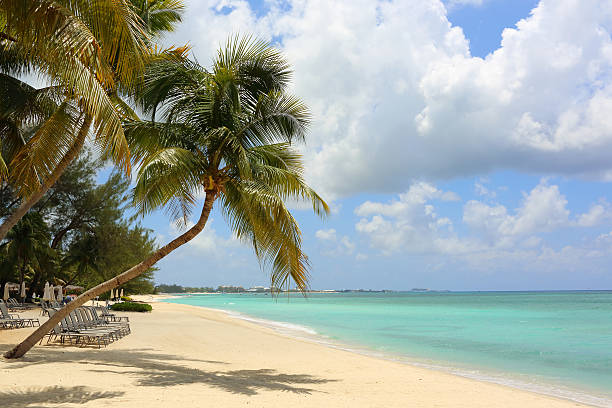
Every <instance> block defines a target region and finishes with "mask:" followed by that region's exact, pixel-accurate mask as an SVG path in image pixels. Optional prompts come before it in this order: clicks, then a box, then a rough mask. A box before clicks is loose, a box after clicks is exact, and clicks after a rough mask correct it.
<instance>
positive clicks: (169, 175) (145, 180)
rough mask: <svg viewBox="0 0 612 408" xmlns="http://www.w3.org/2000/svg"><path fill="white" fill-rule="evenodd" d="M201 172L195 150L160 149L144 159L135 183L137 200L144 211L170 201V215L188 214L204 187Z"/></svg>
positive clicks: (143, 212) (139, 207)
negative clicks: (193, 151)
mask: <svg viewBox="0 0 612 408" xmlns="http://www.w3.org/2000/svg"><path fill="white" fill-rule="evenodd" d="M202 174H203V169H202V167H201V162H200V161H199V160H198V158H197V157H196V156H195V155H194V154H193V153H192V152H190V151H188V150H185V149H180V148H165V149H161V150H159V151H157V152H156V153H155V154H153V155H151V156H150V157H149V158H147V159H146V160H145V161H144V162H143V164H142V166H141V168H140V170H139V172H138V178H137V181H136V186H135V187H134V192H133V197H134V203H135V204H136V206H137V208H138V211H139V212H140V213H142V214H147V213H150V212H151V211H153V210H155V209H157V208H160V207H164V206H166V205H167V204H169V203H170V204H171V206H170V208H171V209H170V213H171V215H180V216H182V217H187V216H188V215H189V211H190V210H191V207H192V206H193V204H194V203H195V201H196V197H197V195H198V193H200V192H201V191H202V183H201V177H202ZM177 203H178V204H177ZM177 209H179V211H178V213H179V214H177V211H176V210H177Z"/></svg>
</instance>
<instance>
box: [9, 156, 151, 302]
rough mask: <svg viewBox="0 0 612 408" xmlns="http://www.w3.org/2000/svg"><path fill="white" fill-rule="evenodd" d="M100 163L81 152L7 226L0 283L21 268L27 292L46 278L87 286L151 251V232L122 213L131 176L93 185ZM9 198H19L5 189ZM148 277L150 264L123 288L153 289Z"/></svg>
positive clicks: (115, 176) (112, 177)
mask: <svg viewBox="0 0 612 408" xmlns="http://www.w3.org/2000/svg"><path fill="white" fill-rule="evenodd" d="M100 168H101V164H100V163H98V162H94V161H93V160H92V159H91V157H90V155H89V154H87V153H85V154H83V155H82V156H81V157H80V158H79V159H78V160H75V162H73V163H72V164H71V165H70V166H69V167H68V169H67V170H66V171H65V172H64V174H63V175H62V177H61V178H60V180H59V181H58V182H57V183H56V184H55V185H54V186H53V187H52V188H51V189H50V190H49V191H48V192H47V194H46V195H45V196H44V197H43V198H42V199H41V200H40V201H39V202H38V203H37V205H36V207H35V208H34V210H33V211H31V212H30V213H28V214H27V215H26V216H25V217H24V218H23V219H22V220H21V221H20V222H19V223H18V224H17V225H16V226H15V228H13V229H12V230H11V231H10V233H9V235H8V236H7V241H6V242H5V243H4V244H3V245H2V246H1V247H0V283H2V282H5V281H14V282H20V277H21V274H22V273H23V275H24V278H25V280H26V282H27V283H28V286H29V287H30V293H32V292H34V291H36V292H37V293H42V286H43V285H44V283H45V282H46V281H50V282H53V283H54V284H72V285H79V286H83V287H85V288H86V289H88V288H90V287H92V286H95V285H97V284H99V283H101V282H103V281H105V280H107V279H109V278H111V277H113V276H115V275H117V274H119V273H121V272H123V271H124V270H125V269H127V268H128V267H130V266H132V265H133V264H135V263H138V262H140V261H141V260H142V259H143V258H144V257H146V256H147V255H148V254H149V253H151V252H152V251H153V250H155V248H156V246H155V243H154V241H153V239H152V238H151V237H150V231H149V230H147V229H144V228H142V227H141V226H139V225H133V223H132V221H131V220H130V219H129V218H127V217H126V208H125V202H126V196H127V194H128V187H129V181H128V180H127V179H125V178H122V177H121V176H120V175H118V174H111V175H110V176H109V177H108V180H107V181H106V182H104V183H102V184H97V183H96V176H97V172H98V171H99V169H100ZM0 198H1V196H0ZM11 200H17V198H16V196H15V195H14V194H10V190H7V194H6V201H11ZM0 218H1V217H0ZM44 220H51V221H52V222H50V223H48V224H47V223H45V221H44ZM17 248H21V249H20V250H19V251H18V250H17ZM24 260H25V261H24ZM152 278H153V269H151V270H149V271H148V272H146V273H145V274H144V275H143V276H141V277H139V278H138V279H136V280H133V281H131V282H130V283H128V284H127V285H125V286H124V290H125V291H127V292H128V293H152V292H153V282H152Z"/></svg>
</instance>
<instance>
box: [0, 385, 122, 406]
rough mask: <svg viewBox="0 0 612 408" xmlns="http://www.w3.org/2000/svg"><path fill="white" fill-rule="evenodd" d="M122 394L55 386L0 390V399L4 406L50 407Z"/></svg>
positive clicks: (82, 402) (81, 402) (85, 388)
mask: <svg viewBox="0 0 612 408" xmlns="http://www.w3.org/2000/svg"><path fill="white" fill-rule="evenodd" d="M124 394H125V393H124V392H117V391H95V390H92V389H90V388H87V387H59V386H55V387H39V388H28V389H25V390H19V389H15V390H10V391H0V401H2V407H4V408H43V407H44V408H50V407H54V406H57V407H60V406H63V405H64V404H84V403H86V402H89V401H93V400H101V399H107V398H116V397H120V396H122V395H124Z"/></svg>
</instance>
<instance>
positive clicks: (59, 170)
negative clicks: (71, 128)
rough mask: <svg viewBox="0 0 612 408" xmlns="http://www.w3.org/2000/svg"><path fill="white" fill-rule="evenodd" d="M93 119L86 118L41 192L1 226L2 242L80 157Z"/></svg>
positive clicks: (23, 203)
mask: <svg viewBox="0 0 612 408" xmlns="http://www.w3.org/2000/svg"><path fill="white" fill-rule="evenodd" d="M91 122H92V117H91V116H89V115H87V116H85V121H84V122H83V125H82V126H81V129H80V130H79V133H78V135H77V138H76V140H75V142H74V144H73V145H72V147H71V148H70V149H68V151H67V152H66V154H65V155H64V157H63V158H62V160H61V161H60V162H59V164H58V165H57V167H56V168H55V170H53V172H52V173H51V175H50V176H49V178H48V179H47V180H45V182H44V183H43V185H42V186H41V188H40V190H38V191H37V192H36V193H34V194H32V195H31V196H30V197H28V199H27V200H26V201H24V202H22V203H21V205H20V206H19V207H18V208H17V209H16V210H15V212H13V213H12V214H11V215H10V216H9V217H8V218H7V219H6V220H4V222H3V223H2V225H0V242H2V240H3V239H4V238H5V237H6V234H7V233H8V232H9V231H10V230H11V228H13V227H14V226H15V224H17V223H18V222H19V220H20V219H21V218H22V217H23V216H24V215H25V214H26V213H27V212H28V211H29V210H30V208H32V207H33V206H34V204H36V203H37V202H38V201H39V200H40V199H41V198H42V197H43V196H44V195H45V193H46V192H47V191H48V190H49V189H50V188H51V186H53V184H55V182H56V181H57V180H58V179H59V178H60V176H61V175H62V174H63V173H64V170H66V167H68V165H69V164H70V163H72V161H73V160H74V159H75V158H76V157H77V156H78V155H79V152H80V151H81V149H82V148H83V144H84V143H85V138H86V137H87V133H88V132H89V127H90V126H91Z"/></svg>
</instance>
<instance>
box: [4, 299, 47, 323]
mask: <svg viewBox="0 0 612 408" xmlns="http://www.w3.org/2000/svg"><path fill="white" fill-rule="evenodd" d="M0 318H1V319H7V320H8V319H10V320H12V321H13V323H14V325H13V327H34V326H35V325H36V326H40V322H39V321H38V319H28V318H25V319H22V318H20V317H19V315H18V314H10V313H9V311H8V308H7V307H6V304H5V303H4V302H2V303H0Z"/></svg>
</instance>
